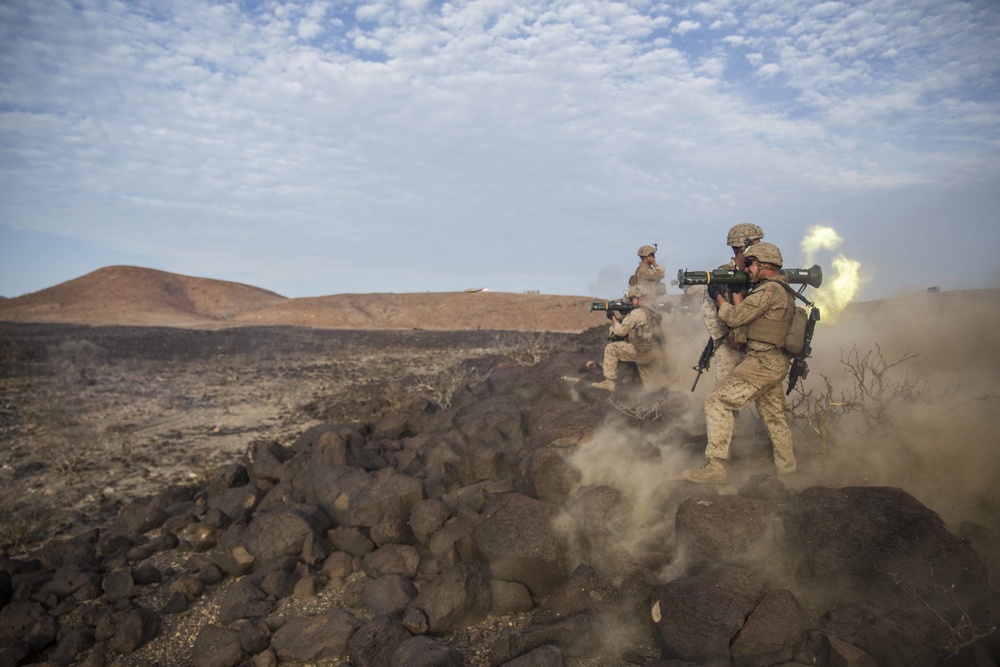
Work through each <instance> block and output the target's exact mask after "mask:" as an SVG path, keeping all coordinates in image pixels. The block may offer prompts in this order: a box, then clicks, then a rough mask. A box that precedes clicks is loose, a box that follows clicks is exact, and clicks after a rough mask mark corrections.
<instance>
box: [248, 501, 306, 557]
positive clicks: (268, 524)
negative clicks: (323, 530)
mask: <svg viewBox="0 0 1000 667" xmlns="http://www.w3.org/2000/svg"><path fill="white" fill-rule="evenodd" d="M316 530H317V527H316V525H315V523H314V521H313V520H312V519H311V517H309V516H308V515H306V514H304V513H303V512H300V511H299V510H297V509H291V508H287V509H280V510H272V511H270V512H262V513H260V514H258V515H257V516H255V517H254V518H253V521H251V522H250V525H248V526H247V527H246V530H244V531H243V540H242V544H243V547H244V548H246V550H247V551H249V552H250V553H251V554H253V556H254V558H256V559H257V560H258V561H267V560H270V559H272V558H276V557H279V556H295V557H298V556H299V555H300V554H301V553H302V546H303V545H304V544H305V542H306V538H307V537H309V536H310V535H312V536H313V537H314V538H315V537H317V535H316Z"/></svg>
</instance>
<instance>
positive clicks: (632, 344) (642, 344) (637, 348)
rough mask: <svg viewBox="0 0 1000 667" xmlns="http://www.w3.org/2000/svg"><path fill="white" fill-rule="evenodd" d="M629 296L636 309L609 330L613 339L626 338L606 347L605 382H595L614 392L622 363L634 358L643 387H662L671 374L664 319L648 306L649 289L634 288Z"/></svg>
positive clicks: (597, 385)
mask: <svg viewBox="0 0 1000 667" xmlns="http://www.w3.org/2000/svg"><path fill="white" fill-rule="evenodd" d="M626 296H627V297H628V298H629V300H630V301H631V303H632V305H633V306H634V308H633V309H632V310H631V311H629V313H628V314H627V315H625V318H624V319H622V320H620V321H619V320H618V319H617V318H616V319H615V320H614V321H613V322H612V323H611V330H610V331H609V335H610V336H611V337H612V338H620V339H623V340H614V341H612V342H610V343H608V344H607V345H606V346H605V347H604V364H603V368H604V381H603V382H595V383H594V384H593V386H594V387H597V388H598V389H607V390H609V391H614V389H615V380H616V379H617V378H618V364H619V362H622V361H634V362H635V365H636V367H637V368H638V369H639V379H640V380H641V381H642V386H643V387H645V388H646V389H661V388H663V387H664V386H665V383H666V376H667V373H666V367H665V357H664V354H663V333H662V329H661V328H660V322H661V319H662V318H661V316H660V315H659V314H658V313H655V312H653V310H651V309H650V308H649V307H648V306H646V305H645V299H646V292H645V291H644V290H643V288H642V287H640V286H638V285H636V286H633V287H630V288H629V290H628V292H627V294H626Z"/></svg>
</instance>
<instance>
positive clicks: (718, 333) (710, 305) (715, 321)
mask: <svg viewBox="0 0 1000 667" xmlns="http://www.w3.org/2000/svg"><path fill="white" fill-rule="evenodd" d="M701 319H703V320H704V321H705V328H706V329H708V333H709V335H710V336H712V338H713V339H714V340H719V339H720V338H725V337H726V336H727V335H728V334H729V327H727V326H726V325H725V324H723V323H722V321H721V320H719V308H718V306H716V305H715V302H714V301H712V300H711V299H710V298H708V292H705V293H704V294H703V295H702V300H701Z"/></svg>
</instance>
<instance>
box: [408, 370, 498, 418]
mask: <svg viewBox="0 0 1000 667" xmlns="http://www.w3.org/2000/svg"><path fill="white" fill-rule="evenodd" d="M482 379H483V376H482V373H481V372H480V371H479V370H478V369H476V368H470V367H468V366H463V365H461V364H460V365H456V366H450V367H448V368H444V369H440V370H438V371H436V372H434V373H427V374H418V375H414V387H415V388H416V390H417V391H418V392H419V393H420V394H421V395H422V396H424V397H425V398H427V399H428V400H429V401H432V402H433V403H435V404H437V406H438V407H441V408H444V409H446V410H447V409H448V408H450V407H451V403H452V401H453V400H454V399H455V394H456V393H458V391H459V390H460V389H464V388H465V387H467V386H469V385H470V384H476V383H477V382H481V381H482Z"/></svg>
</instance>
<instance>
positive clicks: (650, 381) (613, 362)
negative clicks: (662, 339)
mask: <svg viewBox="0 0 1000 667" xmlns="http://www.w3.org/2000/svg"><path fill="white" fill-rule="evenodd" d="M663 359H664V357H663V355H662V354H661V353H659V352H657V351H653V352H646V353H642V354H640V353H639V352H638V351H637V350H636V349H635V345H633V344H632V343H626V342H625V341H623V340H619V341H614V342H613V343H608V344H607V345H606V346H605V347H604V365H603V368H604V377H605V378H606V379H608V380H614V379H615V378H617V377H618V363H619V362H622V361H634V362H635V365H636V367H637V368H638V369H639V379H640V380H641V381H642V386H643V387H645V388H646V389H661V388H663V387H664V386H665V383H666V379H667V373H666V368H665V367H664V363H663Z"/></svg>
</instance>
